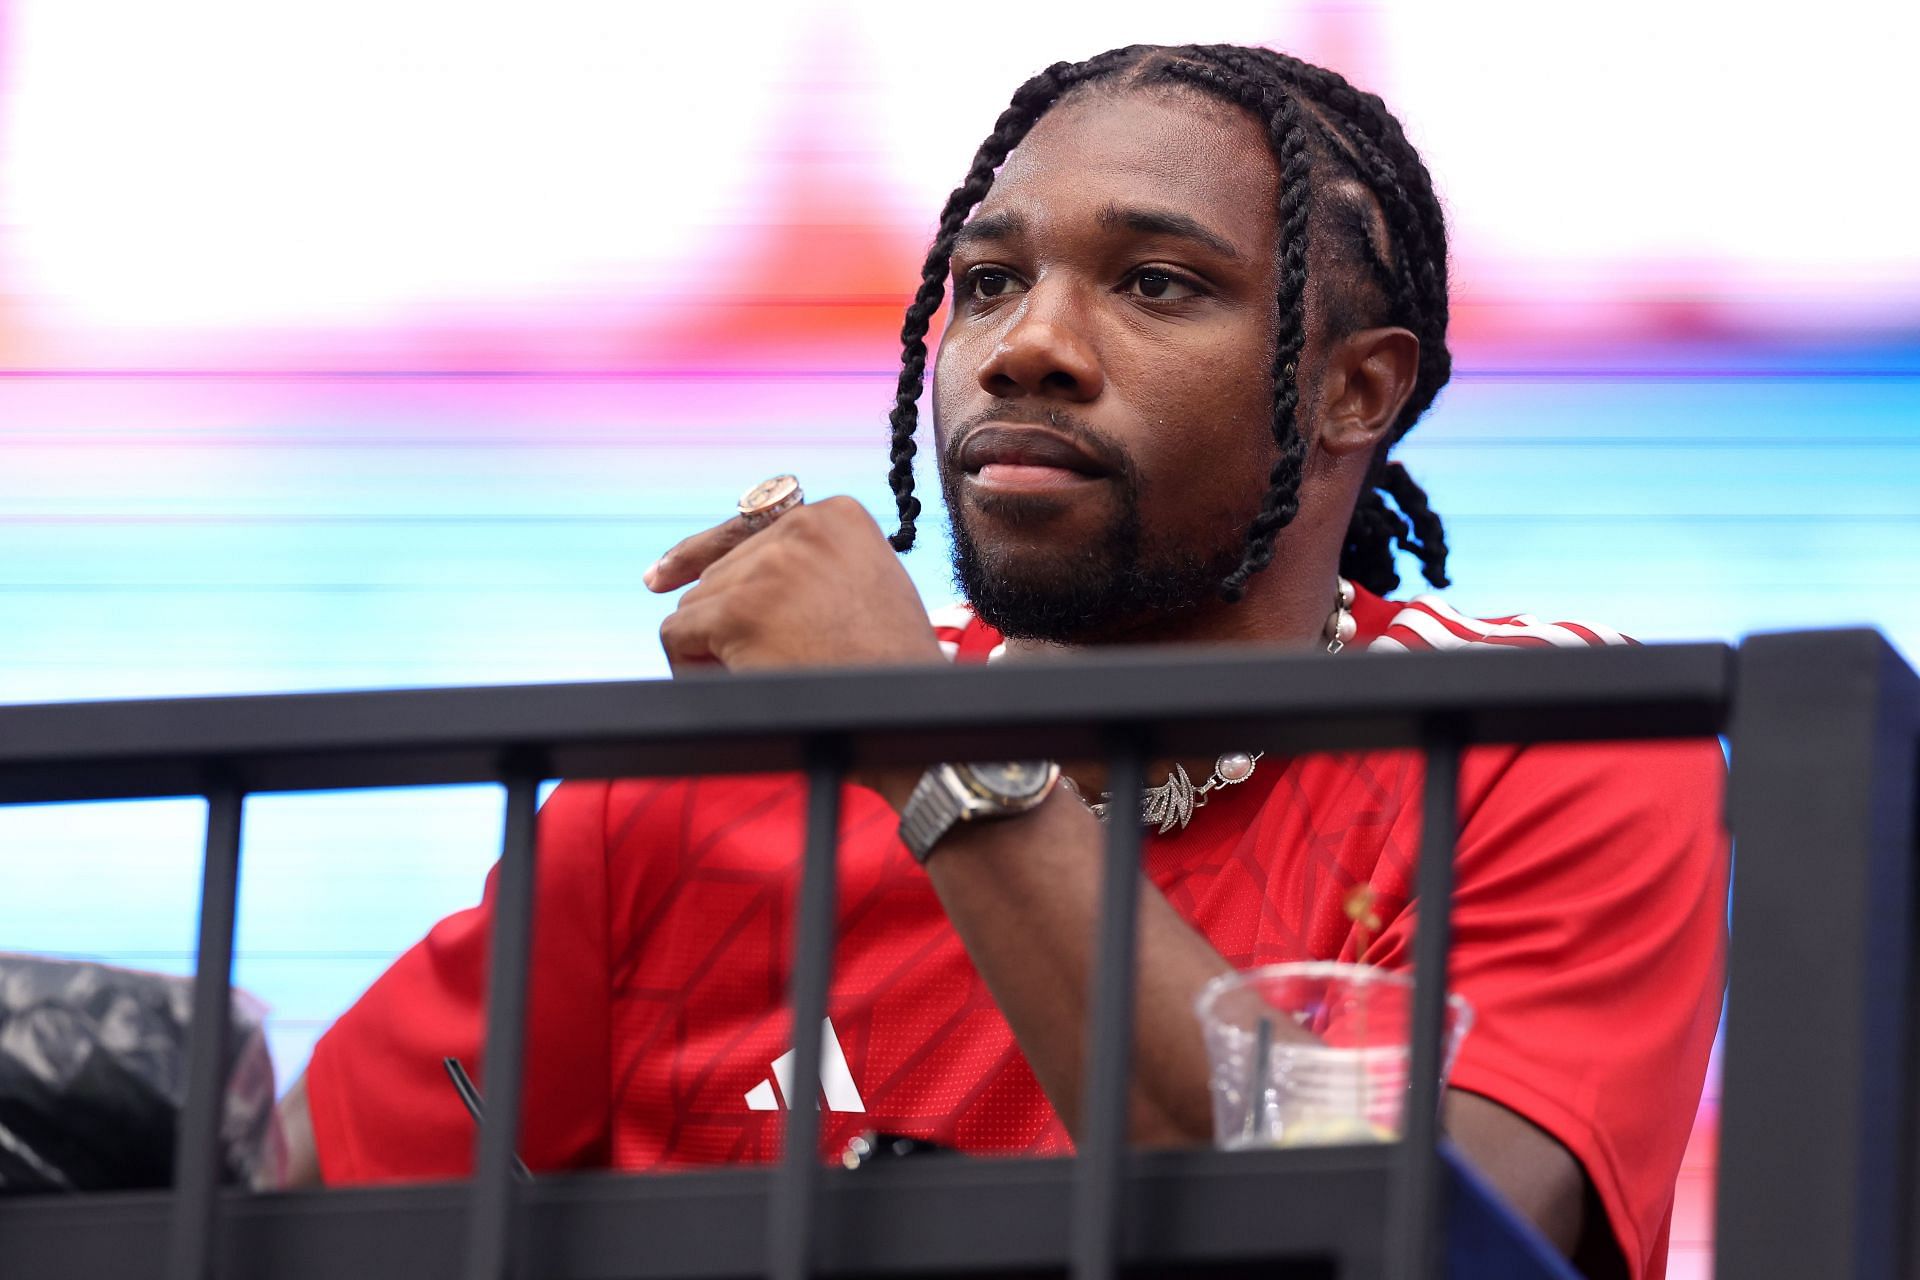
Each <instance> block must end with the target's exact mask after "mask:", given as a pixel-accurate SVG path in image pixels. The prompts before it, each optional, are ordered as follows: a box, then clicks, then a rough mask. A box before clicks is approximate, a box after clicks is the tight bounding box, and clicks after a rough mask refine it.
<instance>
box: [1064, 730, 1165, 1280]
mask: <svg viewBox="0 0 1920 1280" xmlns="http://www.w3.org/2000/svg"><path fill="white" fill-rule="evenodd" d="M1146 753H1147V743H1146V739H1145V738H1144V736H1143V735H1141V734H1139V733H1137V732H1135V733H1125V734H1117V735H1115V738H1114V741H1113V749H1112V753H1111V755H1110V756H1109V757H1108V765H1107V790H1108V794H1109V796H1110V799H1109V800H1108V802H1107V815H1108V816H1107V848H1106V864H1105V867H1104V873H1105V874H1104V875H1103V877H1102V880H1101V885H1100V919H1099V923H1098V925H1097V927H1096V929H1095V939H1096V944H1095V946H1096V949H1095V953H1094V967H1093V972H1092V973H1091V974H1090V975H1089V977H1090V978H1091V979H1092V983H1091V987H1092V989H1091V991H1090V992H1089V998H1088V1000H1087V1018H1086V1058H1085V1061H1084V1062H1083V1064H1082V1067H1083V1070H1084V1072H1085V1075H1084V1080H1085V1084H1084V1085H1083V1087H1082V1090H1081V1097H1080V1137H1079V1141H1078V1143H1077V1144H1076V1145H1077V1146H1078V1148H1079V1153H1080V1158H1079V1160H1078V1161H1077V1162H1076V1164H1075V1168H1074V1182H1073V1219H1072V1236H1071V1248H1072V1259H1073V1260H1072V1268H1071V1271H1072V1275H1073V1277H1074V1280H1108V1277H1110V1276H1112V1275H1114V1274H1115V1267H1116V1265H1117V1260H1118V1258H1119V1256H1120V1225H1121V1219H1120V1204H1121V1200H1122V1187H1121V1181H1122V1179H1123V1177H1124V1176H1125V1173H1126V1165H1125V1161H1126V1155H1127V1112H1128V1106H1127V1103H1128V1095H1129V1092H1130V1085H1131V1083H1132V1078H1133V1070H1132V1065H1133V1000H1134V994H1133V972H1134V946H1135V942H1136V938H1135V930H1136V921H1137V920H1138V917H1139V907H1140V844H1141V835H1140V792H1141V788H1142V786H1143V785H1144V783H1145V769H1146Z"/></svg>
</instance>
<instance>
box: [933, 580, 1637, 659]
mask: <svg viewBox="0 0 1920 1280" xmlns="http://www.w3.org/2000/svg"><path fill="white" fill-rule="evenodd" d="M1353 613H1354V619H1355V621H1356V622H1358V623H1359V639H1358V643H1357V644H1356V645H1355V646H1354V647H1356V648H1364V649H1368V650H1377V651H1379V652H1382V653H1420V652H1433V651H1438V650H1449V649H1464V648H1478V647H1485V648H1503V649H1552V648H1570V649H1579V648H1600V647H1604V646H1607V645H1623V644H1635V643H1637V642H1636V641H1634V640H1633V639H1631V638H1630V637H1628V636H1625V635H1623V634H1621V633H1620V632H1619V631H1616V630H1614V629H1613V628H1612V627H1610V626H1608V625H1606V624H1605V623H1602V622H1591V621H1573V620H1561V621H1554V622H1543V621H1541V620H1540V619H1539V618H1538V617H1537V616H1535V615H1534V614H1531V613H1510V614H1502V615H1498V616H1494V617H1471V616H1469V615H1467V614H1464V613H1462V612H1460V611H1459V610H1458V609H1455V608H1454V607H1453V606H1452V605H1450V604H1448V603H1447V602H1446V601H1445V600H1443V599H1441V598H1440V597H1439V596H1436V595H1421V596H1415V597H1414V598H1413V599H1411V600H1388V599H1384V598H1382V597H1380V596H1377V595H1374V594H1373V593H1372V592H1370V591H1368V590H1366V589H1365V588H1360V589H1359V590H1358V591H1357V593H1356V599H1355V601H1354V606H1353ZM928 618H929V620H930V621H931V622H932V623H933V631H934V635H935V636H936V637H937V638H938V639H939V641H940V648H941V651H942V652H944V653H945V654H946V655H947V657H948V658H950V659H952V660H953V661H955V662H980V661H991V660H992V659H994V658H997V657H999V656H1000V653H1001V651H1002V650H1003V649H1004V647H1005V646H1004V644H1003V643H1002V640H1001V636H1000V633H999V632H997V631H995V630H994V629H993V628H992V627H991V626H989V625H987V624H986V623H985V622H982V621H981V620H980V618H979V617H978V616H977V615H976V614H975V613H974V612H973V609H972V607H971V606H969V605H967V604H965V603H957V604H950V605H947V606H945V607H943V608H939V609H934V610H932V611H931V612H930V613H929V614H928Z"/></svg>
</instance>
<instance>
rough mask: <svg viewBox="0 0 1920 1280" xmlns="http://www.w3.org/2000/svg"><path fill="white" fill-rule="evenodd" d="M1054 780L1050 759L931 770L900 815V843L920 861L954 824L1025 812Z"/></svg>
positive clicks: (1055, 773)
mask: <svg viewBox="0 0 1920 1280" xmlns="http://www.w3.org/2000/svg"><path fill="white" fill-rule="evenodd" d="M1059 780H1060V766H1059V765H1057V764H1055V763H1053V761H1051V760H1009V761H994V762H993V763H990V764H989V763H980V762H975V763H973V764H937V765H934V766H933V768H931V769H929V770H927V771H926V772H925V773H923V774H921V775H920V782H919V785H917V786H915V787H914V789H913V794H912V795H911V796H908V797H907V803H906V807H905V808H903V809H901V810H900V839H901V841H902V842H903V843H905V845H906V846H907V848H908V849H910V850H912V851H913V856H914V857H915V858H916V859H917V860H919V861H920V862H925V861H926V860H927V859H928V858H929V857H931V856H932V855H933V848H934V846H935V845H937V844H939V843H940V841H941V839H942V838H944V837H945V836H946V834H947V832H949V831H951V830H953V828H954V825H955V824H956V823H961V822H978V821H981V820H983V819H987V818H1010V817H1012V816H1013V815H1014V814H1017V813H1025V812H1027V811H1028V810H1029V809H1032V808H1034V807H1036V806H1037V805H1038V804H1039V803H1040V802H1041V801H1042V800H1045V799H1046V798H1047V793H1048V792H1050V791H1052V790H1053V786H1054V783H1056V782H1058V781H1059Z"/></svg>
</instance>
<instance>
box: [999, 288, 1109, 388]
mask: <svg viewBox="0 0 1920 1280" xmlns="http://www.w3.org/2000/svg"><path fill="white" fill-rule="evenodd" d="M1070 292H1071V291H1070V290H1068V289H1065V288H1054V289H1049V288H1047V286H1046V285H1045V284H1041V285H1037V286H1035V287H1034V288H1032V289H1030V290H1028V291H1027V293H1026V294H1025V296H1024V297H1022V299H1021V301H1020V309H1019V311H1018V312H1016V313H1015V315H1014V317H1013V323H1012V325H1011V326H1010V327H1009V328H1008V329H1007V331H1006V333H1005V334H1004V335H1002V336H1001V339H1000V341H999V343H998V344H997V345H996V346H995V347H994V349H993V351H992V352H991V353H989V354H988V356H987V358H986V360H985V361H984V362H983V363H982V364H981V366H980V373H979V378H980V385H981V386H982V387H984V388H985V389H986V390H987V392H988V393H989V394H991V395H996V396H1001V397H1007V398H1011V397H1014V396H1021V395H1028V396H1048V397H1055V398H1059V399H1064V400H1075V401H1087V400H1092V399H1094V398H1095V397H1096V396H1098V395H1099V394H1100V392H1101V390H1102V389H1103V388H1104V387H1105V385H1106V376H1105V374H1104V373H1102V372H1101V368H1100V358H1099V355H1098V353H1097V352H1096V351H1095V350H1094V349H1093V346H1092V344H1091V343H1089V342H1088V341H1087V338H1086V336H1085V335H1084V333H1082V332H1081V327H1080V325H1079V324H1077V323H1076V320H1077V319H1078V317H1077V316H1076V314H1075V307H1074V303H1073V300H1072V298H1071V296H1070Z"/></svg>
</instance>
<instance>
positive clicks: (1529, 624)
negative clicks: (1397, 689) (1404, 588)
mask: <svg viewBox="0 0 1920 1280" xmlns="http://www.w3.org/2000/svg"><path fill="white" fill-rule="evenodd" d="M1366 603H1367V604H1368V607H1367V608H1365V609H1364V611H1363V610H1362V609H1361V608H1359V607H1356V609H1355V613H1356V614H1357V615H1360V616H1359V621H1360V624H1361V626H1360V634H1361V636H1362V638H1363V639H1364V640H1365V647H1366V648H1367V649H1368V650H1369V651H1377V652H1381V653H1420V652H1433V651H1442V650H1451V649H1466V648H1500V649H1585V648H1601V647H1604V646H1607V645H1624V644H1634V643H1637V642H1636V641H1634V640H1632V639H1631V638H1629V637H1627V636H1625V635H1622V634H1621V633H1620V632H1618V631H1616V630H1614V629H1613V628H1612V627H1610V626H1607V625H1606V624H1605V623H1601V622H1590V621H1572V620H1562V621H1555V622H1543V621H1541V620H1540V618H1538V617H1537V616H1535V615H1534V614H1531V613H1512V614H1504V615H1500V616H1496V617H1484V618H1482V617H1470V616H1468V615H1467V614H1464V613H1461V612H1460V611H1459V610H1458V609H1455V608H1454V607H1453V606H1452V605H1450V604H1448V603H1447V602H1446V601H1445V600H1442V599H1441V598H1440V597H1439V596H1435V595H1422V596H1415V597H1414V598H1413V599H1411V600H1405V601H1401V600H1382V599H1380V598H1379V597H1377V596H1375V597H1373V598H1372V600H1371V601H1370V602H1366ZM1369 623H1371V625H1369Z"/></svg>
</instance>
